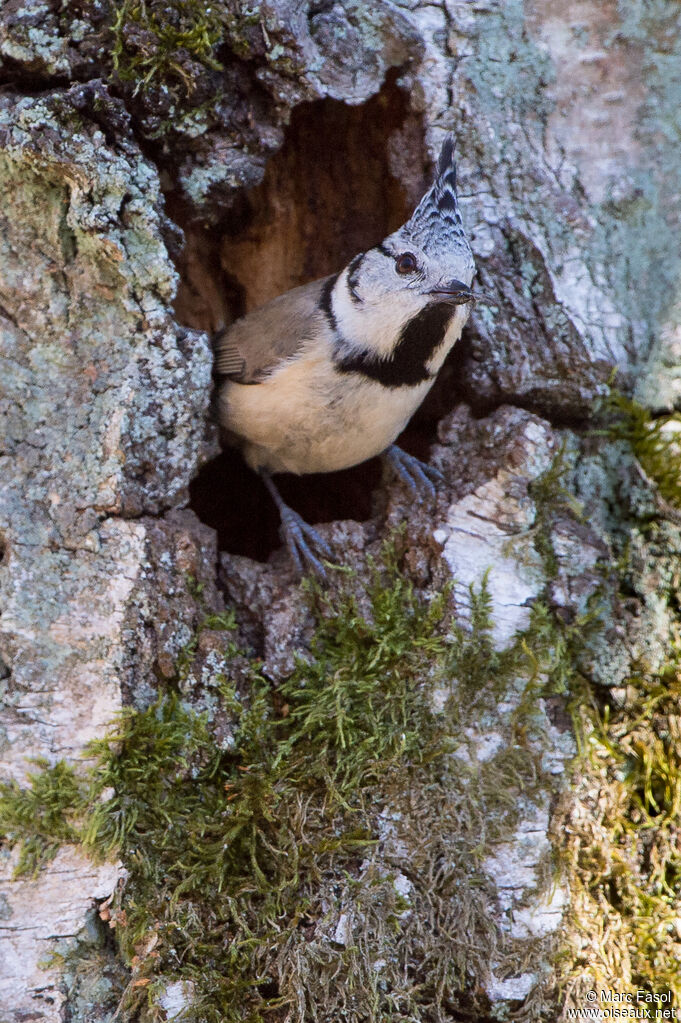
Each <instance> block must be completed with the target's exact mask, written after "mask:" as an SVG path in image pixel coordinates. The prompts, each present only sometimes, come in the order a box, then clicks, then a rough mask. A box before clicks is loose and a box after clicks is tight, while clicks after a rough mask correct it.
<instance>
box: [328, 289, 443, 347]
mask: <svg viewBox="0 0 681 1023" xmlns="http://www.w3.org/2000/svg"><path fill="white" fill-rule="evenodd" d="M425 304H426V299H425V297H424V296H422V295H419V294H417V293H416V292H414V291H410V290H409V289H408V288H404V289H402V290H401V291H396V292H395V293H394V294H393V295H387V296H386V297H385V299H384V301H382V302H366V301H365V302H361V303H360V302H355V301H353V299H352V296H351V295H350V292H349V289H348V284H347V275H346V272H344V273H342V274H341V275H340V277H339V278H338V280H337V281H336V284H335V287H334V289H333V312H334V316H335V319H336V328H337V330H338V333H339V335H340V336H341V338H342V339H343V341H345V342H346V344H347V347H348V349H349V350H350V351H352V350H353V349H355V350H361V351H367V350H369V351H371V352H375V353H376V355H378V356H379V357H382V358H389V357H390V356H391V355H392V353H393V351H394V349H395V345H396V344H397V340H398V338H399V336H400V333H401V332H402V328H403V327H404V326H405V325H406V324H407V323H408V322H409V321H410V320H411V319H413V317H414V316H416V315H417V314H418V313H419V312H420V311H421V309H423V307H424V305H425Z"/></svg>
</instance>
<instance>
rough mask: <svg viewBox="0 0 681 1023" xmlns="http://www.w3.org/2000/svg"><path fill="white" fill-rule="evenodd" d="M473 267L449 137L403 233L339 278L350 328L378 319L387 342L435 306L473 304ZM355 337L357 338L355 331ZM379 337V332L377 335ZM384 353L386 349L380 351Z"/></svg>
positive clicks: (365, 255) (350, 266)
mask: <svg viewBox="0 0 681 1023" xmlns="http://www.w3.org/2000/svg"><path fill="white" fill-rule="evenodd" d="M474 273H475V264H474V262H473V254H472V252H471V249H470V246H469V244H468V241H467V239H466V235H465V233H464V229H463V223H462V220H461V214H460V212H459V206H458V202H457V197H456V164H455V163H454V160H453V142H452V139H451V137H449V138H447V139H446V140H445V143H444V145H443V146H442V151H441V153H440V158H439V160H438V170H437V176H436V178H435V181H434V182H433V184H432V186H431V187H430V189H429V190H428V191H427V192H426V194H425V195H424V196H423V198H422V199H421V201H420V203H419V204H418V206H417V207H416V209H415V210H414V212H413V214H412V215H411V217H410V218H409V220H408V221H407V222H406V224H403V225H402V227H400V228H398V230H397V231H394V232H393V234H391V235H388V237H387V238H386V239H385V240H384V241H383V242H381V243H380V245H377V246H376V247H375V248H372V249H369V250H368V251H367V252H364V253H361V254H360V255H359V256H356V257H355V258H354V259H353V260H351V262H350V263H349V264H348V266H347V267H346V268H345V270H344V271H343V273H342V275H341V281H339V284H340V285H343V286H344V288H343V290H344V291H345V296H346V300H345V301H344V302H343V305H344V306H345V309H346V315H347V320H348V322H350V321H356V320H357V321H361V320H364V322H368V321H369V320H372V321H374V320H375V319H376V318H377V317H378V316H380V317H381V318H382V320H383V323H384V324H385V328H386V344H387V343H388V340H387V338H388V337H389V336H390V337H393V338H394V336H395V335H394V331H395V329H399V328H400V327H401V326H402V325H403V324H405V323H407V322H408V321H410V320H411V319H412V318H413V317H414V316H417V315H418V314H419V313H420V312H421V311H422V310H424V309H425V308H426V306H428V305H430V304H432V303H447V304H449V305H452V306H463V307H464V308H462V310H461V313H460V318H461V322H462V324H463V322H464V320H465V319H466V316H467V313H468V308H469V306H470V303H471V302H472V301H473V300H474V295H473V292H472V291H471V289H470V285H471V282H472V280H473V275H474ZM353 333H355V332H354V331H353ZM374 333H375V332H374ZM379 347H382V346H379Z"/></svg>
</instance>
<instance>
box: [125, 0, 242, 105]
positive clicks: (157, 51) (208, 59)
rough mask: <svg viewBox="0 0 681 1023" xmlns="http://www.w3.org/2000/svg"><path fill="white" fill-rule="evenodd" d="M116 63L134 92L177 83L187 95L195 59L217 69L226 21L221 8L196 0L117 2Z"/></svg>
mask: <svg viewBox="0 0 681 1023" xmlns="http://www.w3.org/2000/svg"><path fill="white" fill-rule="evenodd" d="M112 31H113V34H114V46H113V54H112V56H113V66H114V70H115V71H116V73H117V74H118V76H119V77H120V78H121V80H122V81H126V82H135V83H136V86H135V91H136V92H137V91H139V90H141V89H144V88H146V87H147V86H149V85H150V84H151V83H154V84H157V85H158V84H163V83H166V82H176V83H177V82H179V83H181V84H182V86H183V87H184V89H185V90H186V93H187V94H191V92H192V91H193V89H194V77H193V73H192V70H193V69H192V62H193V63H194V64H196V65H199V67H200V68H204V69H210V70H214V71H219V70H221V68H222V65H221V64H220V63H219V61H218V60H217V59H216V57H215V51H216V49H217V46H218V45H219V43H220V42H221V41H222V37H223V25H222V21H221V18H220V15H219V13H218V8H217V6H214V7H211V6H210V5H208V6H207V5H206V4H203V3H198V2H195V0H174V2H172V3H170V4H166V3H164V4H160V3H157V2H155V0H123V2H119V3H117V4H115V5H114V20H113V26H112Z"/></svg>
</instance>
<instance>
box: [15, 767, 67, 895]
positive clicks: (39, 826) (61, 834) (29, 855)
mask: <svg viewBox="0 0 681 1023" xmlns="http://www.w3.org/2000/svg"><path fill="white" fill-rule="evenodd" d="M35 763H36V764H37V765H38V766H39V768H40V770H38V771H36V772H34V773H32V774H29V776H28V782H29V784H28V786H20V785H19V784H18V783H17V782H15V781H12V782H9V783H2V784H0V837H2V838H4V839H5V841H7V842H8V843H9V844H10V845H18V846H19V848H20V852H19V859H18V862H17V866H16V870H15V873H16V875H17V876H20V875H22V874H31V875H35V874H37V872H38V871H39V870H40V868H41V867H42V866H44V865H45V864H46V863H48V862H49V861H50V860H51V859H53V858H54V856H55V855H56V854H57V852H58V850H59V848H60V847H61V846H62V845H65V844H68V843H73V842H77V841H78V839H79V834H78V829H77V819H78V817H79V815H82V813H83V811H84V808H85V805H86V788H85V787H84V784H83V780H82V778H81V777H80V776H79V774H78V773H77V772H76V771H75V770H74V768H73V767H71V766H70V765H69V764H67V763H65V762H64V761H63V760H60V761H59V762H58V763H56V764H54V766H50V765H49V764H48V762H47V761H46V760H42V759H40V760H36V761H35Z"/></svg>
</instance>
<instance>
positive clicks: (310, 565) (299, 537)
mask: <svg viewBox="0 0 681 1023" xmlns="http://www.w3.org/2000/svg"><path fill="white" fill-rule="evenodd" d="M279 516H280V518H281V529H280V530H279V535H280V536H281V538H282V540H283V541H284V543H285V544H286V546H287V547H288V550H289V553H290V555H291V557H292V559H293V563H294V565H295V566H296V569H297V571H298V572H299V573H300V575H303V574H304V573H305V570H307V571H309V572H313V573H314V574H315V575H316V576H317V578H318V579H320V580H321V581H322V582H324V583H326V582H328V575H327V573H326V569H325V568H324V565H323V562H322V558H323V559H324V560H325V561H333V560H334V558H333V552H332V550H331V548H330V547H329V545H328V544H327V542H326V540H324V539H323V538H322V537H321V536H320V535H319V533H318V532H317V530H316V529H315V528H314V526H310V525H308V523H307V522H305V520H304V519H303V518H302V517H301V516H300V515H299V514H298V512H295V511H294V510H293V508H289V506H288V505H287V504H283V503H282V505H281V506H280V508H279Z"/></svg>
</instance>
